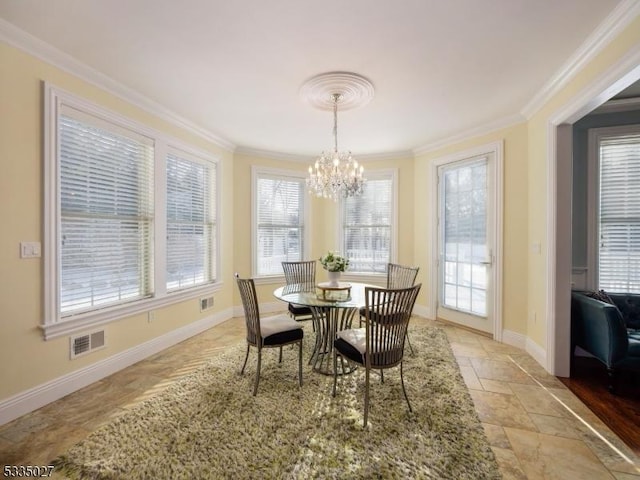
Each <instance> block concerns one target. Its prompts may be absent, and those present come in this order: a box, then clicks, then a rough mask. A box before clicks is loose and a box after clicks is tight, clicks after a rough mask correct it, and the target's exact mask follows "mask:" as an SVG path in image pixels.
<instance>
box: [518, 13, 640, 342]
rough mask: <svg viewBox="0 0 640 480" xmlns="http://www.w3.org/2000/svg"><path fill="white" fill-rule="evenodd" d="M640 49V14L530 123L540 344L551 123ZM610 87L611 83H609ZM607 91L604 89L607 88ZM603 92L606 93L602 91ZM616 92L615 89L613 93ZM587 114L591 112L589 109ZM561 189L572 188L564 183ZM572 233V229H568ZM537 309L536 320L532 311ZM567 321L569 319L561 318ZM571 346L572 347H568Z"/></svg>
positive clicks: (532, 305) (534, 324)
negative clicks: (537, 247) (538, 252)
mask: <svg viewBox="0 0 640 480" xmlns="http://www.w3.org/2000/svg"><path fill="white" fill-rule="evenodd" d="M639 49H640V17H636V18H635V20H634V21H633V22H632V23H631V24H630V25H629V26H628V27H627V28H626V29H625V30H624V31H623V32H622V33H621V34H620V35H619V36H618V37H616V39H615V40H613V41H612V42H611V43H610V44H609V45H607V46H606V47H605V48H604V49H603V50H602V52H600V53H599V54H598V55H597V56H596V57H595V58H594V59H593V60H592V61H591V62H589V63H588V64H587V65H586V66H585V67H584V68H582V69H581V70H580V71H579V72H578V73H577V74H576V76H575V77H574V78H573V79H572V80H571V81H570V82H569V83H568V84H567V85H566V86H565V87H564V88H563V89H562V90H561V91H560V92H558V93H557V94H556V95H554V96H553V97H552V98H551V99H550V100H549V101H548V102H546V104H545V105H544V106H543V107H542V108H541V109H540V110H538V111H537V112H536V113H535V114H534V115H533V116H532V118H531V119H530V120H529V122H528V125H527V127H528V135H529V151H528V158H529V163H528V172H529V188H528V192H529V211H528V216H529V238H528V243H529V245H532V244H533V243H537V242H539V243H541V246H542V248H541V253H540V254H536V253H534V252H532V251H531V249H530V250H529V253H528V256H529V260H528V263H529V272H528V276H529V286H528V302H529V312H530V315H529V320H528V323H527V330H526V332H527V336H528V337H529V339H530V340H531V341H533V342H535V343H536V344H537V345H539V346H540V347H543V348H544V347H545V346H546V340H547V333H548V332H547V326H548V325H549V322H550V319H549V318H548V317H547V289H548V282H549V279H548V278H547V277H548V272H547V255H548V251H549V245H548V244H547V236H548V234H549V231H548V225H547V209H548V195H547V188H548V181H547V180H548V171H547V161H548V155H549V148H550V146H549V139H548V133H549V122H550V120H551V119H552V117H554V116H555V115H557V113H558V112H560V111H562V110H564V109H565V108H567V106H569V105H572V104H573V103H574V102H575V101H576V99H577V98H579V97H581V96H582V92H583V91H585V90H586V89H590V87H591V85H594V84H595V83H596V82H598V81H599V80H600V78H602V76H603V75H605V74H606V73H607V72H608V71H609V70H611V69H612V68H614V67H615V66H616V65H618V64H620V62H623V61H624V59H625V57H626V56H627V55H629V54H632V53H634V52H635V53H637V52H638V51H639ZM607 87H608V86H607ZM603 92H604V90H603ZM598 93H602V92H598ZM614 93H616V92H615V91H614V92H611V94H614ZM585 113H587V112H585ZM561 188H570V186H567V185H564V186H561ZM566 234H567V235H570V232H569V230H567V232H566ZM557 260H558V261H559V262H569V266H570V261H571V259H570V258H559V259H557ZM533 312H535V319H534V316H533V315H532V313H533ZM559 321H565V322H566V319H559ZM567 348H568V346H567Z"/></svg>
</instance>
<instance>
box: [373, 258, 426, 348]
mask: <svg viewBox="0 0 640 480" xmlns="http://www.w3.org/2000/svg"><path fill="white" fill-rule="evenodd" d="M418 270H420V267H408V266H405V265H400V264H397V263H387V288H392V289H394V288H408V287H412V286H413V285H414V284H415V282H416V277H417V276H418ZM363 320H364V308H361V309H360V326H362V322H363ZM407 344H408V345H409V350H411V355H413V354H414V352H413V346H412V345H411V340H410V339H409V333H408V332H407Z"/></svg>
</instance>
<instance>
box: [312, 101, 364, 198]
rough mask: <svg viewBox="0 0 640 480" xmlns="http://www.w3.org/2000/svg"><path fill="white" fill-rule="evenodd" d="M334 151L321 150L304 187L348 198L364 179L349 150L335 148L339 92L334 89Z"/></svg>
mask: <svg viewBox="0 0 640 480" xmlns="http://www.w3.org/2000/svg"><path fill="white" fill-rule="evenodd" d="M332 99H333V151H332V152H331V153H325V152H322V154H321V155H320V156H319V157H318V159H317V160H316V162H315V164H314V165H312V166H310V167H309V177H308V178H307V181H306V183H307V187H308V188H309V192H311V193H312V194H315V195H316V196H317V197H323V198H331V199H332V200H334V201H337V200H338V199H339V198H347V197H352V196H355V195H360V194H361V193H362V192H363V189H364V184H365V182H366V179H365V178H364V177H363V176H362V173H363V172H364V167H363V166H362V165H358V162H357V161H356V160H355V159H354V158H353V156H352V155H351V152H349V151H344V152H340V151H339V150H338V103H339V102H340V101H341V100H342V94H340V93H333V94H332Z"/></svg>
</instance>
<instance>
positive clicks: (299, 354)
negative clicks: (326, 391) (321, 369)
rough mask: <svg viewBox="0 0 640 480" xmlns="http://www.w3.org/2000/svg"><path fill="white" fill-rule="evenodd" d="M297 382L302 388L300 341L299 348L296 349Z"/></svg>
mask: <svg viewBox="0 0 640 480" xmlns="http://www.w3.org/2000/svg"><path fill="white" fill-rule="evenodd" d="M298 380H299V383H300V386H301V387H302V340H300V347H299V348H298Z"/></svg>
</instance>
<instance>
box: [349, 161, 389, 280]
mask: <svg viewBox="0 0 640 480" xmlns="http://www.w3.org/2000/svg"><path fill="white" fill-rule="evenodd" d="M396 176H397V174H396V171H395V170H394V171H381V172H372V173H368V174H367V175H366V177H367V183H366V185H365V189H364V192H363V193H362V195H359V196H355V197H348V198H346V199H343V200H342V201H341V205H340V208H341V226H340V245H341V249H342V250H341V252H340V253H342V254H343V255H345V256H346V257H347V258H348V259H349V272H350V273H360V274H384V273H386V271H387V263H389V262H390V261H392V259H393V258H395V256H396V255H395V248H396V241H395V231H396V203H397V201H396V198H397V194H396Z"/></svg>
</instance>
